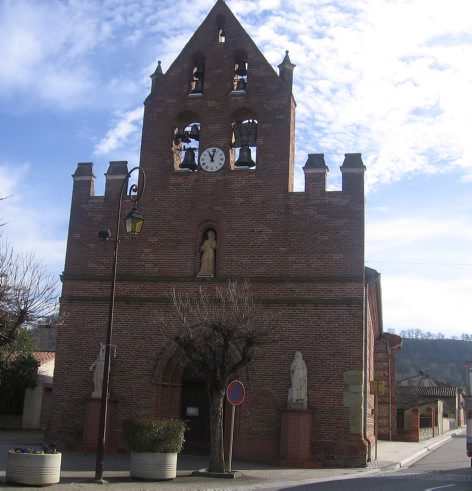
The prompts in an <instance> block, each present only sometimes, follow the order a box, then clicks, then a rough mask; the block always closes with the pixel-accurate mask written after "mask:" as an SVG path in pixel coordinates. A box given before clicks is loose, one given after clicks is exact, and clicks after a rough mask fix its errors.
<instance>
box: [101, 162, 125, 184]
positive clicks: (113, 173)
mask: <svg viewBox="0 0 472 491" xmlns="http://www.w3.org/2000/svg"><path fill="white" fill-rule="evenodd" d="M127 174H128V162H127V161H126V160H115V161H112V162H110V163H109V165H108V170H107V172H106V174H105V176H106V177H107V179H108V178H112V179H113V177H118V176H119V177H124V176H126V175H127Z"/></svg>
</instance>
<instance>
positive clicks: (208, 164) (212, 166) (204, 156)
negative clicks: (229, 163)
mask: <svg viewBox="0 0 472 491" xmlns="http://www.w3.org/2000/svg"><path fill="white" fill-rule="evenodd" d="M223 165H225V153H224V152H223V150H221V148H218V147H210V148H207V149H206V150H204V151H203V152H202V153H201V155H200V167H201V168H202V169H203V170H206V171H207V172H216V171H217V170H220V169H221V168H222V167H223Z"/></svg>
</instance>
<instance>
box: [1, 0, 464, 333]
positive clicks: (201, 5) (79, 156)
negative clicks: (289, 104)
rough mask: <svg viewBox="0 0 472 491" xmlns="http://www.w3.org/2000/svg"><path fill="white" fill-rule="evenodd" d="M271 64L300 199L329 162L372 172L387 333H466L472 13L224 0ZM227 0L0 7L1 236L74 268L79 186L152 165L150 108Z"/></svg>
mask: <svg viewBox="0 0 472 491" xmlns="http://www.w3.org/2000/svg"><path fill="white" fill-rule="evenodd" d="M227 3H228V5H229V7H230V8H231V9H232V10H233V12H234V13H235V14H236V16H237V17H238V18H239V20H240V21H241V23H242V24H243V26H244V27H245V29H246V30H247V31H248V32H249V34H250V35H251V36H252V38H253V39H254V40H255V42H256V44H257V45H258V46H259V48H260V49H261V51H262V52H263V53H264V55H265V56H266V58H267V60H268V61H269V63H271V64H272V65H273V66H274V67H276V66H277V65H278V64H279V63H280V62H281V61H282V58H283V56H284V53H285V50H286V49H288V50H289V51H290V58H291V60H292V62H293V63H295V64H296V65H297V67H296V69H295V82H294V94H295V98H296V100H297V104H298V106H297V119H296V123H297V127H296V139H297V145H296V164H297V170H296V188H297V190H303V172H302V171H301V167H302V166H303V165H304V163H305V161H306V156H307V153H325V158H326V161H327V164H328V166H329V167H330V173H329V178H328V183H329V187H330V188H331V189H339V187H340V174H339V166H340V165H341V163H342V160H343V155H344V153H350V152H362V154H363V159H364V163H365V164H366V166H367V174H366V182H367V197H366V205H367V211H366V219H367V226H366V263H367V265H368V266H371V267H373V268H375V269H377V270H378V271H380V272H381V274H382V289H383V305H384V326H385V328H386V329H389V328H394V329H396V330H397V332H399V331H401V330H402V329H410V328H419V329H422V330H424V331H431V332H435V333H437V332H443V333H444V334H446V335H449V336H452V335H460V334H461V333H470V332H471V331H472V329H471V321H470V307H469V306H470V304H471V291H472V257H471V254H472V253H471V251H472V213H471V210H472V192H471V188H472V137H471V130H472V96H471V94H472V64H471V63H470V60H471V59H472V34H471V33H472V2H470V0H448V1H447V2H446V1H444V0H342V1H341V0H339V1H336V0H331V1H330V0H297V1H294V2H292V1H288V0H285V1H282V0H228V2H227ZM213 4H214V2H213V0H194V1H193V2H191V3H190V4H189V2H184V1H183V0H172V1H169V0H103V1H98V0H96V1H91V0H80V1H79V0H69V1H67V0H64V1H54V0H42V1H40V2H39V1H36V0H30V1H24V0H2V1H1V2H0V33H2V34H1V36H0V59H1V60H2V68H1V70H0V193H1V195H2V196H7V197H8V199H7V200H4V201H3V202H1V204H0V216H2V217H3V219H4V221H5V222H6V225H5V226H4V227H3V237H4V238H5V239H7V240H8V241H9V242H10V243H11V244H12V245H13V246H14V247H15V248H16V249H17V250H19V251H25V252H34V253H35V254H36V256H37V257H38V258H40V259H41V260H42V261H43V262H45V263H46V265H47V266H48V268H49V269H50V270H51V271H52V272H53V273H54V274H57V275H58V274H60V272H61V271H62V269H63V266H64V253H65V244H66V235H67V226H68V218H69V217H68V215H69V205H70V195H71V188H72V179H71V174H72V173H73V172H74V170H75V166H76V163H77V162H86V161H93V162H94V163H95V174H96V175H97V186H96V190H97V193H98V194H101V193H102V190H103V187H104V179H103V173H104V172H105V171H106V168H107V165H108V162H109V161H110V160H128V161H129V162H130V164H133V165H135V164H136V163H137V162H138V159H139V144H140V136H141V135H140V131H141V118H142V111H143V106H142V103H143V101H144V99H145V97H146V96H147V94H148V93H149V89H150V79H149V75H150V74H151V73H152V72H153V71H154V69H155V67H156V64H157V60H162V66H163V69H164V71H165V70H166V68H167V67H169V66H170V64H171V63H172V61H173V60H174V58H175V57H176V56H177V54H178V53H179V51H180V50H181V49H182V48H183V46H184V45H185V43H186V42H187V41H188V39H189V38H190V36H191V34H192V33H193V31H194V30H195V29H196V28H197V27H198V26H199V25H200V23H201V22H202V20H203V19H204V17H205V16H206V14H207V13H208V11H209V10H210V9H211V7H212V6H213Z"/></svg>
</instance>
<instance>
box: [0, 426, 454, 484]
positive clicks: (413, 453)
mask: <svg viewBox="0 0 472 491" xmlns="http://www.w3.org/2000/svg"><path fill="white" fill-rule="evenodd" d="M461 431H463V430H457V431H453V432H449V433H447V434H445V435H441V436H438V437H435V438H432V439H430V440H427V441H424V442H421V443H409V442H389V441H379V446H378V460H377V461H375V462H372V463H371V464H370V465H369V466H368V467H366V468H330V469H289V468H280V467H271V466H268V465H260V464H250V463H247V462H237V461H236V462H234V463H233V469H235V470H238V471H240V472H239V477H238V478H236V479H231V480H230V479H217V478H203V477H195V476H192V475H191V473H192V471H194V470H197V469H202V468H204V467H205V466H206V464H207V458H206V457H197V456H189V455H180V456H179V460H178V471H177V479H175V480H174V481H165V482H162V481H161V482H144V481H139V482H132V481H131V480H130V477H129V472H128V458H129V457H128V455H127V454H117V455H107V456H106V457H105V461H104V469H105V470H104V478H105V479H106V480H107V481H109V484H108V485H103V484H95V483H93V482H91V480H92V479H93V477H94V474H95V454H88V455H85V454H81V453H76V452H69V451H64V452H63V455H62V470H61V483H60V484H57V485H54V486H50V487H49V488H48V489H51V490H52V491H56V490H70V491H72V490H74V491H75V490H92V489H121V490H127V489H129V490H138V489H139V490H151V489H158V490H162V491H167V490H173V491H178V490H212V489H213V490H225V491H229V490H238V491H248V490H253V489H273V490H274V489H281V488H283V487H285V486H294V485H300V484H308V483H314V482H322V481H330V480H337V479H346V478H347V477H361V476H364V475H366V474H372V473H376V472H380V471H391V470H396V469H399V468H400V467H407V466H408V465H410V464H412V463H413V462H414V461H416V460H419V459H420V458H421V457H423V456H424V455H426V454H427V453H428V452H430V451H431V450H433V449H434V448H436V447H438V446H440V445H442V444H443V443H445V442H446V441H447V440H448V439H449V438H451V436H452V435H453V434H454V433H456V432H457V433H459V432H461ZM41 442H42V433H41V432H28V431H23V432H13V431H1V430H0V489H37V488H27V487H18V486H14V487H13V486H9V485H7V484H6V482H5V464H6V453H7V451H8V449H10V448H12V447H13V446H19V445H25V446H26V445H32V446H33V445H38V444H41ZM374 451H375V450H374V449H373V450H372V453H373V455H375V454H374Z"/></svg>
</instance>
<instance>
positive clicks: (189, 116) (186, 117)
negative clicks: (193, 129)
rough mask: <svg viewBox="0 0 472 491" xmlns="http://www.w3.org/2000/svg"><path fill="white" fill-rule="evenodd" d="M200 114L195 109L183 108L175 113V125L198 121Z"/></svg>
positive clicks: (185, 124)
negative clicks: (183, 109)
mask: <svg viewBox="0 0 472 491" xmlns="http://www.w3.org/2000/svg"><path fill="white" fill-rule="evenodd" d="M199 122H200V116H199V115H198V113H197V112H195V111H190V110H185V111H182V112H180V113H179V114H177V116H176V118H175V125H176V126H187V125H189V124H191V123H199Z"/></svg>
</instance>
